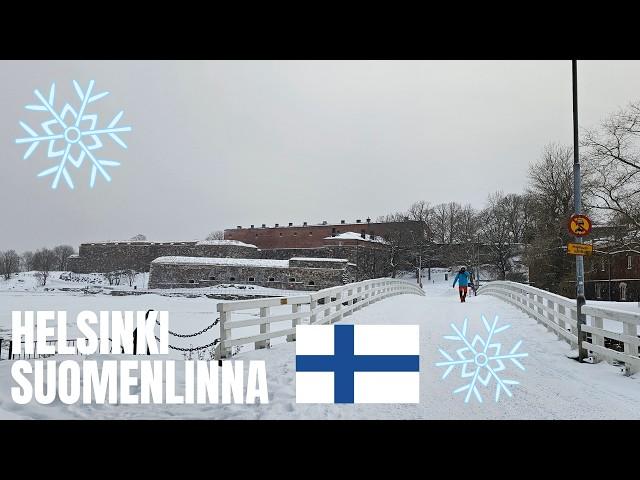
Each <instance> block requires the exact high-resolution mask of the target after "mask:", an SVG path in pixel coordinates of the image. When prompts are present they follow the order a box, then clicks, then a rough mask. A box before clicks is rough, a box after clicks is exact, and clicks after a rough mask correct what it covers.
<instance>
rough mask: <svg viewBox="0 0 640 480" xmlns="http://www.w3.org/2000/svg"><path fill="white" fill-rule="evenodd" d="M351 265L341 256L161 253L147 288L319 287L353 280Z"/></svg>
mask: <svg viewBox="0 0 640 480" xmlns="http://www.w3.org/2000/svg"><path fill="white" fill-rule="evenodd" d="M354 268H355V266H354V265H353V264H350V263H348V261H347V260H344V259H332V260H331V261H326V260H325V259H314V258H299V259H296V258H292V259H290V260H261V259H233V258H228V259H222V258H197V257H160V258H157V259H155V260H153V262H151V271H150V274H149V288H198V287H209V286H214V285H219V284H233V283H238V284H245V285H259V286H263V287H270V288H277V289H285V290H320V289H323V288H328V287H333V286H336V285H342V284H345V283H349V282H351V281H353V279H354V274H355V273H354Z"/></svg>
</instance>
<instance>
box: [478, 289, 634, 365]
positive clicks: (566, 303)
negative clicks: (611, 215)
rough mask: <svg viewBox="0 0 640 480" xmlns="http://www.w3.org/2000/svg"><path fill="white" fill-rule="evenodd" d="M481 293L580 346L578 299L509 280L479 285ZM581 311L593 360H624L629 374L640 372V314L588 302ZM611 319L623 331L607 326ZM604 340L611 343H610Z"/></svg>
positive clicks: (587, 347) (583, 341)
mask: <svg viewBox="0 0 640 480" xmlns="http://www.w3.org/2000/svg"><path fill="white" fill-rule="evenodd" d="M478 293H485V294H488V295H494V296H496V297H498V298H500V299H502V300H504V301H506V302H509V303H511V304H513V305H515V306H516V307H518V308H520V309H521V310H522V311H524V312H525V313H527V314H528V315H530V316H532V317H533V318H535V319H536V320H537V321H538V322H540V323H542V324H543V325H545V326H546V327H547V329H549V330H550V331H553V332H554V333H555V334H556V335H558V337H559V338H561V339H563V340H565V341H567V342H569V343H570V344H571V345H573V346H574V347H577V345H578V337H577V336H576V334H575V331H576V327H577V306H576V301H575V300H572V299H570V298H566V297H563V296H561V295H557V294H555V293H551V292H547V291H545V290H541V289H539V288H536V287H532V286H530V285H524V284H522V283H516V282H508V281H495V282H489V283H487V284H485V285H483V286H482V287H480V288H479V290H478ZM582 313H583V314H584V315H585V321H586V323H585V324H584V325H582V331H583V332H584V333H585V334H590V335H591V342H589V341H587V339H586V338H585V339H583V340H582V347H583V348H585V349H586V350H587V351H588V352H589V354H590V355H591V359H592V360H593V361H594V362H599V361H601V360H605V361H608V362H613V361H614V360H615V361H618V362H621V363H623V364H624V367H623V370H624V372H625V374H627V375H630V374H632V373H634V372H637V371H640V354H639V353H638V347H640V337H639V335H638V326H639V325H640V313H636V312H630V311H627V310H619V309H616V308H610V307H605V306H600V305H598V306H596V305H585V306H583V307H582ZM605 321H606V324H605ZM612 322H615V325H616V327H621V328H618V330H621V331H616V330H613V329H611V328H607V327H608V326H610V325H611V324H612ZM605 339H606V340H608V342H609V345H608V346H607V345H606V342H605ZM614 341H615V342H618V343H619V344H622V350H623V351H622V352H621V351H618V350H616V349H614V348H611V345H612V344H613V343H614Z"/></svg>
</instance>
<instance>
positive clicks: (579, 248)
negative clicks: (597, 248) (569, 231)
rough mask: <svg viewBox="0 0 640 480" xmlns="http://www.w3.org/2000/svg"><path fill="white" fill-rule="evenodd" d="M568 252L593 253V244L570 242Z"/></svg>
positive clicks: (574, 253)
mask: <svg viewBox="0 0 640 480" xmlns="http://www.w3.org/2000/svg"><path fill="white" fill-rule="evenodd" d="M567 253H568V254H569V255H591V254H592V253H593V245H588V244H585V243H568V244H567Z"/></svg>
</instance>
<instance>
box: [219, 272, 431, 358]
mask: <svg viewBox="0 0 640 480" xmlns="http://www.w3.org/2000/svg"><path fill="white" fill-rule="evenodd" d="M405 293H411V294H415V295H424V291H423V290H422V289H421V288H420V287H418V286H417V285H416V284H415V283H412V282H408V281H406V280H398V279H394V278H377V279H373V280H365V281H363V282H357V283H349V284H347V285H339V286H337V287H331V288H326V289H324V290H320V291H318V292H313V293H310V294H309V293H307V294H304V295H299V296H293V297H276V298H266V299H258V300H237V301H232V302H224V303H219V304H218V312H219V313H220V342H219V343H218V345H217V346H216V359H222V358H229V357H231V355H232V348H233V347H236V346H240V345H247V344H251V343H253V344H254V346H255V348H256V349H259V348H269V347H270V346H271V339H273V338H278V337H286V340H287V341H288V342H293V341H295V339H296V325H299V324H302V323H308V324H318V325H320V324H323V323H335V322H338V321H340V320H342V318H343V317H346V316H347V315H351V314H352V313H353V312H354V311H356V310H360V309H361V308H364V307H366V306H368V305H370V304H372V303H374V302H377V301H379V300H382V299H384V298H387V297H391V296H393V295H402V294H405ZM289 306H290V308H289ZM239 317H244V318H239ZM258 329H259V330H258Z"/></svg>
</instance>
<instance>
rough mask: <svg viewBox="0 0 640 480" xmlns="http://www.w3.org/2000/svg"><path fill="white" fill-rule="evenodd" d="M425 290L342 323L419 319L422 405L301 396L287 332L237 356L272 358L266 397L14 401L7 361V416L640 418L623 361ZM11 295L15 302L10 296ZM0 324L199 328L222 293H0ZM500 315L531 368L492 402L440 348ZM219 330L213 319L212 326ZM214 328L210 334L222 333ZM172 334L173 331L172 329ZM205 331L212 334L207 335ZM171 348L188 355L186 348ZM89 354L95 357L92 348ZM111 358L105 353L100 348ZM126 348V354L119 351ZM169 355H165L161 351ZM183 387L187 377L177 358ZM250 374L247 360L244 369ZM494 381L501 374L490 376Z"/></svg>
mask: <svg viewBox="0 0 640 480" xmlns="http://www.w3.org/2000/svg"><path fill="white" fill-rule="evenodd" d="M425 289H426V293H427V295H426V296H425V297H418V296H413V295H401V296H396V297H393V298H389V299H386V300H383V301H381V302H378V303H376V304H374V305H371V306H369V307H367V308H364V309H362V310H360V311H357V312H355V314H354V315H352V316H349V317H347V318H346V319H345V320H344V323H358V324H394V323H395V324H418V325H420V349H421V358H420V375H421V380H420V382H421V383H420V389H421V392H420V403H419V404H417V405H362V404H359V405H297V404H296V403H295V343H285V342H281V343H279V344H274V345H273V347H272V348H271V349H268V350H253V351H246V352H241V353H240V354H239V355H237V356H236V357H234V358H235V359H238V360H251V359H264V360H265V361H266V366H267V378H268V383H269V395H270V403H269V404H265V405H260V404H257V405H221V404H212V405H88V406H87V405H82V404H77V405H72V406H67V405H64V404H62V403H61V402H59V401H56V402H55V403H54V404H52V405H48V406H43V405H37V404H31V405H27V406H19V405H16V404H15V403H14V402H13V401H12V399H11V396H10V386H11V385H12V384H13V380H12V379H11V374H10V365H11V362H8V361H2V362H0V418H220V419H223V418H224V419H232V418H238V419H266V418H282V419H291V418H300V419H310V418H317V419H345V418H373V419H383V418H384V419H574V418H576V419H640V376H639V375H638V374H636V375H635V376H632V377H624V376H623V375H621V374H620V373H619V371H618V369H617V368H615V367H613V366H611V365H608V364H606V363H600V364H597V365H590V364H580V363H577V362H575V361H574V360H571V359H569V358H567V355H568V354H569V353H570V351H569V350H570V347H569V346H568V345H567V344H566V343H564V342H561V341H559V340H558V339H557V337H556V336H555V335H553V334H551V333H549V332H548V331H547V330H546V329H545V328H544V327H543V326H541V325H539V324H538V323H537V322H536V321H534V320H533V319H531V318H529V317H527V316H525V315H524V314H523V313H522V312H520V311H519V310H518V309H516V308H515V307H512V306H510V305H508V304H506V303H504V302H502V301H500V300H498V299H496V298H493V297H491V296H488V295H484V296H483V295H481V296H478V297H470V298H469V299H468V301H467V303H464V304H461V303H460V302H459V301H458V300H457V292H456V290H455V289H453V288H451V285H450V282H448V281H447V282H436V283H432V284H425ZM6 301H9V304H7V303H6ZM0 302H2V309H1V311H0V325H2V326H4V327H5V328H6V326H8V322H7V320H8V318H7V315H8V314H7V312H10V311H11V310H12V309H58V308H61V309H68V310H70V315H73V313H74V312H77V311H80V310H83V309H90V310H104V309H114V310H117V309H121V310H126V309H134V310H136V309H146V308H155V309H167V310H169V311H170V312H171V313H170V314H171V321H170V329H171V330H174V331H178V332H193V331H196V330H197V329H199V328H202V327H204V326H206V325H207V324H209V323H210V321H211V320H212V318H213V317H214V316H215V313H214V312H215V311H216V309H215V306H216V303H217V302H218V301H217V300H212V299H208V298H206V297H199V298H183V297H174V298H171V297H166V296H159V295H142V296H127V297H111V296H83V295H72V294H70V293H69V292H65V293H64V294H59V295H56V294H51V295H44V294H42V295H35V296H34V295H27V294H22V295H15V294H14V295H10V294H7V293H5V294H3V295H1V296H0ZM483 314H484V315H485V316H486V317H487V318H488V319H492V318H493V317H494V316H495V315H498V316H499V318H500V325H502V324H504V323H509V324H511V328H510V329H508V330H506V331H504V332H502V333H500V336H499V338H498V340H500V341H501V342H502V343H503V344H504V346H505V348H508V347H510V346H512V345H514V344H515V343H516V342H517V341H519V340H523V344H522V346H521V347H520V351H524V352H527V353H528V354H529V356H528V357H526V358H524V359H522V363H523V364H524V366H525V368H526V370H525V371H520V370H518V369H516V368H515V367H513V366H512V365H508V366H507V370H506V371H505V372H504V374H505V377H506V378H510V379H513V380H517V381H519V382H520V385H516V386H514V387H512V388H513V397H511V398H508V397H506V396H505V395H504V394H503V395H502V398H501V399H500V401H499V402H498V403H495V402H494V400H493V397H492V392H493V390H484V387H483V389H482V393H483V398H484V402H483V403H478V402H477V401H475V399H473V398H472V399H471V400H470V402H469V403H468V404H465V403H464V398H463V397H462V395H463V394H455V395H454V394H453V393H452V392H453V390H455V389H456V388H458V387H460V386H462V385H463V384H464V383H466V382H465V381H464V380H463V379H461V378H460V377H459V374H458V373H457V372H455V371H454V372H452V373H451V374H450V375H449V376H448V377H447V378H446V379H445V380H442V379H441V376H442V374H443V369H442V368H441V367H437V366H436V365H435V363H436V362H438V361H442V360H443V358H442V357H441V355H440V353H439V352H438V348H443V349H445V350H447V351H449V352H452V351H454V344H452V342H451V341H450V340H445V339H444V338H443V336H444V335H449V334H451V327H450V324H451V323H455V324H456V325H458V326H459V325H461V324H462V322H463V320H464V319H465V318H468V320H469V329H470V335H475V334H476V333H478V334H481V335H483V336H484V329H483V327H482V322H481V315H483ZM212 330H213V329H212ZM215 335H216V333H214V332H213V331H210V333H208V334H207V340H208V341H210V339H211V338H212V337H213V336H215ZM170 340H171V341H173V338H171V339H170ZM202 340H204V339H202ZM172 357H174V358H180V356H179V355H178V354H173V355H172ZM90 358H91V357H90ZM97 358H104V357H97ZM117 358H126V357H117ZM163 358H164V357H163ZM177 371H178V373H179V375H178V378H177V384H178V389H180V386H181V385H183V384H184V378H183V376H182V374H181V371H182V369H181V368H180V366H178V369H177ZM245 375H246V369H245ZM491 385H493V384H491Z"/></svg>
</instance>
